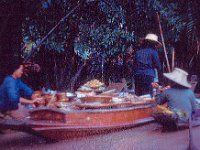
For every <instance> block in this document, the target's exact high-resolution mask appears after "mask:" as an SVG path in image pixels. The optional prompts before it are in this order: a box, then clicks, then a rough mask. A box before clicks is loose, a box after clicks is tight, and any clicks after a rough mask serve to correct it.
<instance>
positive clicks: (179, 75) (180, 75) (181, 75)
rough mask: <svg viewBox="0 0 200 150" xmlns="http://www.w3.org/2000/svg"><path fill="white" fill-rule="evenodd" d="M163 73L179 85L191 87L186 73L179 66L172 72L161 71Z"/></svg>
mask: <svg viewBox="0 0 200 150" xmlns="http://www.w3.org/2000/svg"><path fill="white" fill-rule="evenodd" d="M163 75H164V76H165V77H166V78H168V79H170V80H172V81H174V82H175V83H177V84H179V85H182V86H184V87H187V88H191V84H190V83H189V82H188V81H187V76H188V73H187V72H186V71H184V70H182V69H180V68H175V69H174V70H173V71H172V72H170V73H163Z"/></svg>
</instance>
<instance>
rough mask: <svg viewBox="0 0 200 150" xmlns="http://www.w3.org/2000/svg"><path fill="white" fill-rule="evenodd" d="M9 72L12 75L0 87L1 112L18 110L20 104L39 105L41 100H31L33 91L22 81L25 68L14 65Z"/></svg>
mask: <svg viewBox="0 0 200 150" xmlns="http://www.w3.org/2000/svg"><path fill="white" fill-rule="evenodd" d="M8 70H9V74H11V75H8V76H6V77H5V79H4V81H3V83H2V84H1V86H0V112H1V113H7V112H10V111H13V110H17V109H18V105H19V103H21V104H31V105H34V104H35V103H38V102H39V101H40V100H41V99H34V100H31V96H32V94H33V91H32V89H31V88H30V87H28V86H27V85H26V84H24V83H23V82H22V81H21V80H20V78H21V77H22V75H23V71H24V66H23V65H20V64H18V63H13V64H12V66H10V67H9V68H8Z"/></svg>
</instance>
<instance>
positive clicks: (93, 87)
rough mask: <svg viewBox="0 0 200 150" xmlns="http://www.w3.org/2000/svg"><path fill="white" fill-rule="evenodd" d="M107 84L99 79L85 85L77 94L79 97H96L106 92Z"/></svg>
mask: <svg viewBox="0 0 200 150" xmlns="http://www.w3.org/2000/svg"><path fill="white" fill-rule="evenodd" d="M105 88H106V87H105V84H104V83H102V82H100V81H99V80H97V79H94V80H91V81H88V82H86V83H85V84H84V85H82V86H80V88H78V90H77V92H76V94H77V97H85V96H94V95H96V94H97V93H101V92H103V91H104V90H105Z"/></svg>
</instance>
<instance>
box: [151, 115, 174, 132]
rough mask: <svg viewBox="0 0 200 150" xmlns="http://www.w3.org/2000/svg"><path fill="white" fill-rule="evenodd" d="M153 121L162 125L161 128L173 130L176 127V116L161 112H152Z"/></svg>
mask: <svg viewBox="0 0 200 150" xmlns="http://www.w3.org/2000/svg"><path fill="white" fill-rule="evenodd" d="M152 116H153V117H154V119H155V121H156V122H157V123H159V124H161V125H162V126H163V130H168V131H174V130H176V129H177V125H176V122H177V121H176V120H177V119H176V118H175V117H173V116H171V115H166V114H163V113H153V114H152Z"/></svg>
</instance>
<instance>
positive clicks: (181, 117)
mask: <svg viewBox="0 0 200 150" xmlns="http://www.w3.org/2000/svg"><path fill="white" fill-rule="evenodd" d="M163 75H164V77H166V78H167V79H169V83H170V88H168V89H166V90H164V91H163V92H161V93H158V94H157V95H156V96H155V100H156V103H157V104H159V105H162V104H165V103H166V104H167V107H168V108H163V107H160V106H159V107H157V108H158V110H159V109H162V111H160V112H159V113H155V114H154V115H153V116H154V118H155V120H156V121H157V122H159V123H161V124H162V125H163V127H164V128H165V129H167V130H173V129H176V128H177V127H176V123H177V122H186V121H187V120H188V118H189V117H191V115H192V112H194V111H195V108H196V104H195V103H196V102H195V95H194V92H193V91H192V90H191V89H190V88H191V85H190V83H189V82H188V80H187V76H188V73H187V72H186V71H184V70H182V69H180V68H175V69H174V70H173V71H172V72H170V73H164V74H163Z"/></svg>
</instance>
